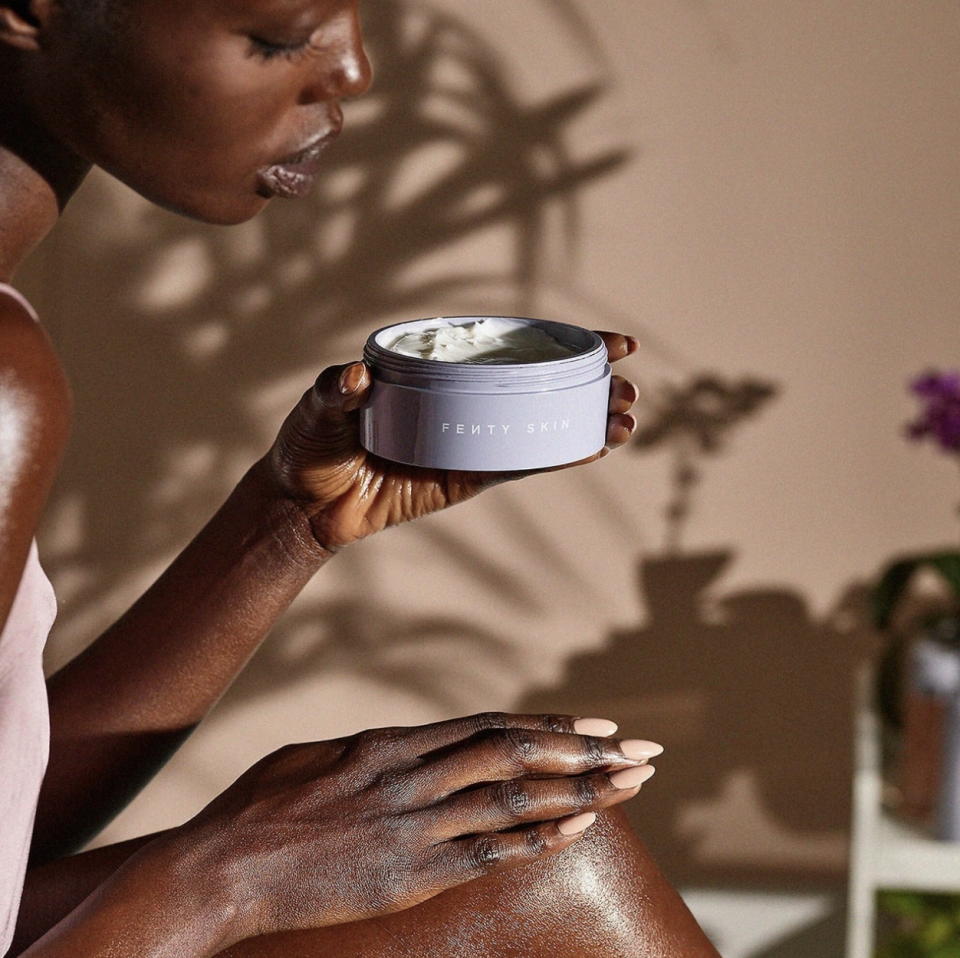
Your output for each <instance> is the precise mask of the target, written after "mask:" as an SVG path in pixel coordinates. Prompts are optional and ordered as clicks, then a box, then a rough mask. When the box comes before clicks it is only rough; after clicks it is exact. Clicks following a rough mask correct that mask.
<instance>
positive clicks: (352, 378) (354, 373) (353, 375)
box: [338, 363, 364, 396]
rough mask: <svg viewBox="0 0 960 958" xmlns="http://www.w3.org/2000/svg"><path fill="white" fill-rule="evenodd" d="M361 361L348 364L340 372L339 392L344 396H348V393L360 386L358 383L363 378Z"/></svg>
mask: <svg viewBox="0 0 960 958" xmlns="http://www.w3.org/2000/svg"><path fill="white" fill-rule="evenodd" d="M363 371H364V366H363V363H352V364H351V365H350V366H347V368H346V369H345V370H344V371H343V372H342V373H340V380H339V382H338V385H339V387H340V392H341V393H342V394H343V395H344V396H349V395H350V393H353V392H356V391H357V389H358V388H359V386H360V383H361V382H362V380H363Z"/></svg>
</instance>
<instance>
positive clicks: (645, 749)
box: [620, 738, 663, 762]
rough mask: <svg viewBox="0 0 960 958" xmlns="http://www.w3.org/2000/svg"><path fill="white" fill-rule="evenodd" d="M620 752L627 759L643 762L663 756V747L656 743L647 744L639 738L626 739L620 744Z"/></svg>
mask: <svg viewBox="0 0 960 958" xmlns="http://www.w3.org/2000/svg"><path fill="white" fill-rule="evenodd" d="M620 751H621V752H623V754H624V756H625V757H626V758H630V759H633V760H634V761H637V762H639V761H641V760H642V759H646V758H656V757H657V756H658V755H662V754H663V746H662V745H657V743H656V742H645V741H644V740H643V739H639V738H625V739H624V740H623V741H622V742H621V743H620Z"/></svg>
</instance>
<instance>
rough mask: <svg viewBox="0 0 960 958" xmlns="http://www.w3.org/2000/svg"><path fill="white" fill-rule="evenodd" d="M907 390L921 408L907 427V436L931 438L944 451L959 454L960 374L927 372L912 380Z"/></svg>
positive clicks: (953, 371)
mask: <svg viewBox="0 0 960 958" xmlns="http://www.w3.org/2000/svg"><path fill="white" fill-rule="evenodd" d="M910 390H911V392H912V393H913V394H914V395H915V396H916V397H917V398H918V399H920V400H921V402H922V406H923V408H922V409H921V411H920V415H919V416H918V417H917V418H916V419H915V420H913V422H910V423H908V424H907V436H908V437H909V438H911V439H918V440H919V439H923V438H924V437H925V436H930V437H931V438H932V439H933V440H934V441H935V442H936V443H937V444H938V445H939V446H940V448H941V449H942V450H943V451H944V452H947V453H951V454H960V371H957V370H952V371H951V372H943V373H940V372H937V371H936V370H930V371H928V372H926V373H924V374H923V375H922V376H920V377H918V378H917V379H915V380H914V381H913V382H912V383H911V384H910Z"/></svg>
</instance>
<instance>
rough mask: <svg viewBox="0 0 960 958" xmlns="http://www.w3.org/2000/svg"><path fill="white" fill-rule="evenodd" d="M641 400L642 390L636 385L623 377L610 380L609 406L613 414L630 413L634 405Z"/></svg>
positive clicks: (613, 377) (614, 377)
mask: <svg viewBox="0 0 960 958" xmlns="http://www.w3.org/2000/svg"><path fill="white" fill-rule="evenodd" d="M639 398H640V390H639V389H638V388H637V386H636V384H635V383H632V382H630V380H629V379H624V378H623V376H612V377H611V379H610V402H609V404H608V406H607V408H608V409H609V411H610V412H611V413H626V412H630V410H631V409H632V408H633V404H634V403H635V402H636V401H637V400H638V399H639Z"/></svg>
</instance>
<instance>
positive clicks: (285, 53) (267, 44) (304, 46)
mask: <svg viewBox="0 0 960 958" xmlns="http://www.w3.org/2000/svg"><path fill="white" fill-rule="evenodd" d="M309 48H310V37H307V38H306V39H305V40H297V41H294V42H292V43H277V42H276V41H273V40H265V39H264V38H263V37H255V36H251V37H250V56H254V57H257V58H259V59H260V60H274V59H276V58H277V57H284V58H285V59H287V60H297V59H299V58H300V57H301V56H303V55H304V54H305V53H306V52H307V50H308V49H309Z"/></svg>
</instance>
